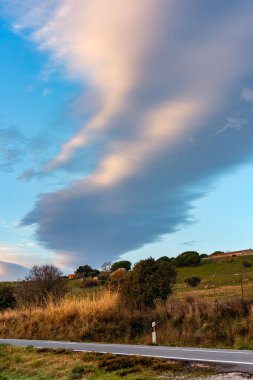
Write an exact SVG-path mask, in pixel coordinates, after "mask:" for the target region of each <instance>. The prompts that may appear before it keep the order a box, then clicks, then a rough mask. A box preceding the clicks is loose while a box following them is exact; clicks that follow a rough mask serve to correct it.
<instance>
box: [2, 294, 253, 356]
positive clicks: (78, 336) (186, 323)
mask: <svg viewBox="0 0 253 380" xmlns="http://www.w3.org/2000/svg"><path fill="white" fill-rule="evenodd" d="M152 321H156V322H157V323H158V324H157V326H158V327H157V342H158V343H159V344H166V345H172V346H200V345H201V346H203V347H220V348H224V347H230V348H249V349H252V348H253V346H252V342H253V323H252V322H253V302H252V301H246V300H245V301H242V300H240V299H234V300H232V301H226V302H225V301H217V302H214V301H205V300H202V301H201V300H199V299H198V300H197V299H194V298H193V297H191V296H188V297H187V298H184V299H182V300H173V299H169V300H168V301H166V302H165V301H156V302H155V306H154V307H153V308H148V307H144V306H143V307H142V308H141V309H140V310H137V309H133V310H131V309H130V308H129V307H127V306H126V305H125V304H124V303H123V302H122V300H121V298H120V296H119V294H117V293H115V292H104V293H100V294H98V295H97V296H96V297H87V298H80V299H78V298H76V297H73V298H69V297H67V298H65V299H64V300H62V301H61V302H60V303H59V304H58V305H55V304H53V303H48V304H47V305H46V306H45V307H44V308H42V307H41V308H38V307H37V308H32V309H31V308H27V309H22V310H18V309H14V310H8V311H5V312H3V313H1V314H0V336H1V337H3V338H4V337H6V338H27V339H52V340H70V341H86V342H87V341H93V342H94V341H95V342H107V343H112V342H115V343H135V344H137V343H138V344H150V343H151V323H152Z"/></svg>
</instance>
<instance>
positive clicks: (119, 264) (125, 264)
mask: <svg viewBox="0 0 253 380" xmlns="http://www.w3.org/2000/svg"><path fill="white" fill-rule="evenodd" d="M131 266H132V263H131V262H130V261H127V260H121V261H116V263H113V264H112V266H111V271H112V272H114V271H115V270H117V269H120V268H125V269H126V270H127V271H128V270H130V269H131Z"/></svg>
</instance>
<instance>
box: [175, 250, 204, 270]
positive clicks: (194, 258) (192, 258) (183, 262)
mask: <svg viewBox="0 0 253 380" xmlns="http://www.w3.org/2000/svg"><path fill="white" fill-rule="evenodd" d="M200 261H201V258H200V255H199V253H198V252H195V251H187V252H183V253H181V254H180V255H179V256H177V257H176V258H175V259H174V260H173V264H174V265H175V266H176V267H190V266H195V265H199V263H200Z"/></svg>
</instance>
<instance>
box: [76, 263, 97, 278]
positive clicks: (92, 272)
mask: <svg viewBox="0 0 253 380" xmlns="http://www.w3.org/2000/svg"><path fill="white" fill-rule="evenodd" d="M99 273H100V272H99V270H97V269H93V268H91V267H90V266H89V265H80V266H79V267H78V268H77V270H76V271H75V274H76V275H79V276H81V277H96V276H97V275H98V274H99Z"/></svg>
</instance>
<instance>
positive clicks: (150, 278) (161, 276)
mask: <svg viewBox="0 0 253 380" xmlns="http://www.w3.org/2000/svg"><path fill="white" fill-rule="evenodd" d="M175 281H176V271H175V269H174V268H173V266H172V265H171V264H170V263H169V262H166V261H160V262H159V261H158V262H157V261H155V260H154V259H153V258H149V259H146V260H141V261H139V262H138V263H137V264H135V266H134V267H133V269H132V271H130V272H128V273H127V275H126V278H125V280H124V281H123V283H122V286H121V299H122V301H123V302H124V303H125V304H127V305H128V306H129V307H131V308H139V307H141V306H142V305H144V306H148V307H153V306H154V302H155V300H156V299H161V300H166V299H167V298H168V297H169V295H170V294H171V293H172V284H174V283H175Z"/></svg>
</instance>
